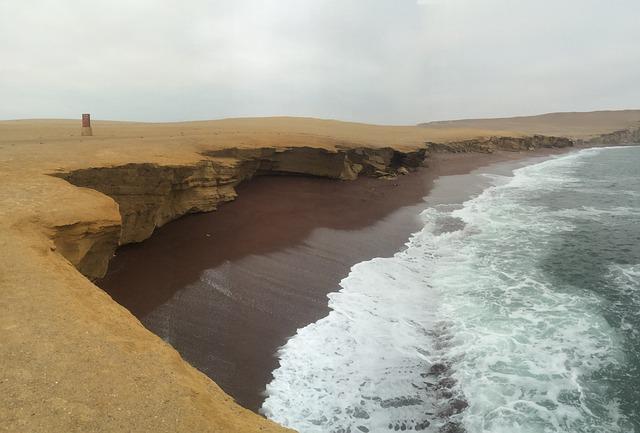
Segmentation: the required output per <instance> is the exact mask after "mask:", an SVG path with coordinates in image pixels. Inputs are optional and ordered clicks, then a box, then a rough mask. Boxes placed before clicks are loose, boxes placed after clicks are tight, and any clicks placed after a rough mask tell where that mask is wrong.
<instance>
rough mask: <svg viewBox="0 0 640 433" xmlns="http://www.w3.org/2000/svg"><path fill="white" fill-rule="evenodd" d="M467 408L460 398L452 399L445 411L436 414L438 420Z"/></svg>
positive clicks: (464, 401)
mask: <svg viewBox="0 0 640 433" xmlns="http://www.w3.org/2000/svg"><path fill="white" fill-rule="evenodd" d="M468 406H469V403H467V401H466V400H463V399H461V398H456V399H453V400H451V401H450V402H449V405H448V407H447V408H446V409H444V410H442V411H441V412H440V413H438V416H439V417H440V418H449V417H450V416H452V415H455V414H458V413H460V412H462V411H463V410H465V409H466V408H467V407H468Z"/></svg>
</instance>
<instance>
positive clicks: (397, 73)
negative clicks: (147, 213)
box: [0, 0, 640, 124]
mask: <svg viewBox="0 0 640 433" xmlns="http://www.w3.org/2000/svg"><path fill="white" fill-rule="evenodd" d="M639 44H640V1H638V0H418V1H416V0H227V1H223V0H208V1H207V0H189V1H183V0H109V1H91V2H90V1H86V0H0V119H16V118H78V117H79V115H80V113H83V112H89V113H91V114H92V117H93V118H97V119H112V120H135V121H180V120H200V119H216V118H224V117H252V116H274V115H290V116H311V117H321V118H333V119H341V120H349V121H362V122H369V123H381V124H415V123H418V122H425V121H431V120H446V119H460V118H481V117H501V116H513V115H529V114H540V113H545V112H556V111H591V110H598V109H623V108H640V80H639V79H640V48H639Z"/></svg>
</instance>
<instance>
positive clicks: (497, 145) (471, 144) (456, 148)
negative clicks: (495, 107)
mask: <svg viewBox="0 0 640 433" xmlns="http://www.w3.org/2000/svg"><path fill="white" fill-rule="evenodd" d="M428 144H429V146H430V147H429V148H430V149H431V150H433V151H434V152H454V153H460V152H482V153H492V152H495V151H497V150H507V151H526V150H535V149H540V148H563V147H570V146H573V145H574V144H575V142H574V141H573V140H572V139H570V138H566V137H553V136H546V135H532V136H526V137H497V136H496V137H482V138H476V139H472V140H462V141H451V142H445V143H428Z"/></svg>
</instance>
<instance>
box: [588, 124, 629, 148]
mask: <svg viewBox="0 0 640 433" xmlns="http://www.w3.org/2000/svg"><path fill="white" fill-rule="evenodd" d="M638 143H640V128H630V129H621V130H618V131H614V132H610V133H608V134H601V135H598V136H596V137H594V138H591V139H588V140H581V141H580V144H582V145H598V144H606V145H611V146H613V145H619V144H638Z"/></svg>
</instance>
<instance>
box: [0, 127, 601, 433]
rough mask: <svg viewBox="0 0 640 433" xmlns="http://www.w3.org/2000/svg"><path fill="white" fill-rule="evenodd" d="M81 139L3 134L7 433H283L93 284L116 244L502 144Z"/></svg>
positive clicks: (334, 131)
mask: <svg viewBox="0 0 640 433" xmlns="http://www.w3.org/2000/svg"><path fill="white" fill-rule="evenodd" d="M77 129H78V128H77V125H76V124H75V122H71V121H18V122H0V365H2V370H1V371H0V428H2V429H5V430H7V431H11V432H17V431H29V432H38V431H43V432H44V431H47V432H52V431H65V432H92V431H114V432H115V431H154V432H165V431H167V432H169V431H171V432H175V431H181V432H252V431H263V432H270V431H274V432H275V431H286V430H285V429H283V428H282V427H280V426H277V425H275V424H274V423H272V422H270V421H268V420H265V419H264V418H262V417H260V416H258V415H256V414H253V413H251V412H249V411H247V410H245V409H243V408H241V407H239V406H238V405H237V404H235V402H233V400H232V399H231V398H230V397H228V396H227V395H226V394H225V393H224V392H223V391H222V390H221V389H220V388H219V387H218V386H217V385H216V384H215V383H213V382H212V381H211V380H210V379H209V378H207V377H206V376H204V375H203V374H202V373H200V372H198V371H197V370H195V369H194V368H192V367H191V366H189V365H188V364H187V363H185V362H184V361H183V360H182V358H181V357H180V356H179V354H178V353H177V352H176V351H175V350H173V348H171V347H170V346H169V345H167V344H165V343H164V342H163V341H162V340H161V339H160V338H158V337H156V336H155V335H153V334H152V333H150V332H149V331H147V330H146V329H145V328H144V327H143V326H142V325H141V324H140V323H139V322H138V321H137V319H135V317H133V316H132V315H131V314H130V313H129V312H128V311H127V310H125V309H124V308H123V307H121V306H119V305H118V304H116V303H115V302H114V301H113V300H112V299H111V298H110V297H109V296H108V295H106V294H105V293H104V292H102V291H101V290H100V289H98V288H97V287H95V286H94V285H93V284H92V283H91V281H90V279H88V278H87V277H86V276H88V277H91V278H92V277H96V276H99V275H101V274H102V273H104V271H105V270H106V266H107V264H108V260H109V258H110V256H111V254H112V253H113V251H114V249H115V248H116V246H117V245H118V244H121V243H126V242H137V241H141V240H143V239H145V238H146V237H148V236H149V235H150V234H151V233H152V232H153V230H154V228H155V227H157V226H160V225H162V224H164V223H166V222H167V221H169V220H171V219H173V218H176V217H178V216H180V215H182V214H185V213H189V212H199V211H206V210H212V209H215V207H216V206H217V205H218V204H220V203H223V202H225V201H228V200H231V199H233V198H234V197H235V190H234V187H235V185H237V183H238V182H241V181H242V180H245V179H248V178H250V177H251V176H255V175H261V174H265V173H284V174H306V175H316V176H327V177H331V178H335V179H353V178H355V177H357V176H358V175H370V176H381V177H388V176H393V175H394V174H395V172H396V171H399V172H400V171H404V170H400V169H401V168H402V169H404V168H405V167H409V168H411V167H413V166H415V165H417V164H418V163H419V162H420V160H421V158H422V157H423V156H424V155H425V150H428V149H427V146H426V144H425V143H427V142H434V143H446V142H451V143H455V144H453V145H452V146H453V147H454V148H455V151H460V150H461V146H462V148H464V146H467V145H468V146H469V150H475V149H472V148H473V146H476V147H478V146H480V147H482V149H483V151H486V146H485V145H486V140H487V137H497V136H505V135H504V133H500V132H487V131H478V130H470V129H464V130H443V129H441V128H440V129H438V131H432V130H430V129H428V128H418V127H379V126H371V125H360V124H346V123H341V122H331V121H318V120H314V119H297V120H296V119H285V120H283V119H272V120H269V119H257V120H256V119H240V120H229V121H221V122H193V123H187V124H154V125H150V124H135V123H119V122H95V124H94V129H95V131H94V132H95V133H94V136H93V137H81V136H80V132H79V131H78V130H77ZM608 132H611V131H608ZM510 135H511V136H512V137H515V138H517V137H519V136H520V135H518V134H510ZM469 140H471V141H469ZM474 140H481V142H482V144H478V142H475V141H474ZM543 141H544V140H543ZM463 142H464V143H467V144H460V143H463ZM497 142H500V140H498V141H497ZM508 142H509V143H510V145H511V144H513V143H514V141H513V140H508ZM470 143H475V144H473V145H472V144H470ZM549 143H551V144H549V145H554V144H553V143H559V142H556V141H554V140H551V141H550V142H549ZM444 149H445V150H446V151H451V150H453V148H451V149H448V150H447V149H446V147H445V148H444ZM514 150H518V149H514ZM100 191H102V192H100ZM79 271H80V272H79ZM83 274H84V275H83Z"/></svg>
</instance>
